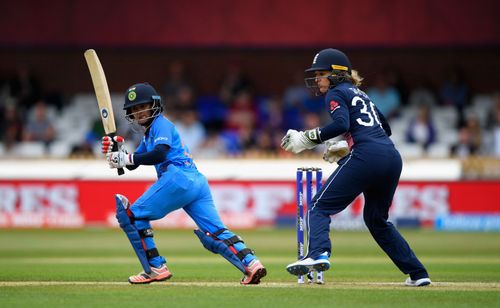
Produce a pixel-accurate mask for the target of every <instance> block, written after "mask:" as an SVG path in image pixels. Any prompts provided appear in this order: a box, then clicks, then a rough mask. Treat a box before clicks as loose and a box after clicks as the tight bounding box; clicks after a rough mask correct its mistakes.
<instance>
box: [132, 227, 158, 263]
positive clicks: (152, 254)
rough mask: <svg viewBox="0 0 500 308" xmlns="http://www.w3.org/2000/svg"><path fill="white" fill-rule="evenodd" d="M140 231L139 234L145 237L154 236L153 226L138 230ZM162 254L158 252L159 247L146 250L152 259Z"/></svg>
mask: <svg viewBox="0 0 500 308" xmlns="http://www.w3.org/2000/svg"><path fill="white" fill-rule="evenodd" d="M137 231H138V232H139V236H140V237H141V238H142V239H144V238H146V237H153V234H154V233H153V229H152V228H148V229H142V230H137ZM159 256H160V253H159V252H158V249H156V248H151V249H148V250H146V257H147V258H148V260H150V259H152V258H155V257H159Z"/></svg>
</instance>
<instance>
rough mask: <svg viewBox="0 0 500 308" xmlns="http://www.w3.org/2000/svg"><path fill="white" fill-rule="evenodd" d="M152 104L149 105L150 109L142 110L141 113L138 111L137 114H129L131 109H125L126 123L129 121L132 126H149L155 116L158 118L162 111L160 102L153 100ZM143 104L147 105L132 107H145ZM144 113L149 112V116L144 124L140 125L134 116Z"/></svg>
mask: <svg viewBox="0 0 500 308" xmlns="http://www.w3.org/2000/svg"><path fill="white" fill-rule="evenodd" d="M152 103H153V104H152V105H151V108H149V109H144V110H141V111H138V112H131V108H127V109H126V112H127V114H126V115H125V119H127V121H129V122H130V123H132V124H138V125H145V124H146V125H149V124H150V123H151V122H152V120H153V119H154V118H156V117H157V116H159V115H160V114H161V112H162V109H163V108H162V106H161V102H160V100H153V102H152ZM145 104H148V103H144V104H135V105H134V106H137V105H145ZM145 111H149V112H150V114H151V115H150V116H149V117H147V118H146V119H145V120H146V121H145V123H142V124H141V123H139V121H138V120H137V118H136V115H137V114H139V113H142V112H145Z"/></svg>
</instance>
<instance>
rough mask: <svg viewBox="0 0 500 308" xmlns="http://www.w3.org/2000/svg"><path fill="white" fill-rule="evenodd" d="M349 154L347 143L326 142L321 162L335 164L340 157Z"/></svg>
mask: <svg viewBox="0 0 500 308" xmlns="http://www.w3.org/2000/svg"><path fill="white" fill-rule="evenodd" d="M347 154H349V145H348V144H347V141H345V140H340V141H331V140H328V141H326V142H325V153H323V160H324V161H327V162H329V163H331V164H332V163H336V162H338V161H339V160H340V159H341V158H342V157H344V156H346V155H347Z"/></svg>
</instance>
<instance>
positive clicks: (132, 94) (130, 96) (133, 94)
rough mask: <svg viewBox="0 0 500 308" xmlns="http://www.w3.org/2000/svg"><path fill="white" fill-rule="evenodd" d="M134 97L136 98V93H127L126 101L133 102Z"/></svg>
mask: <svg viewBox="0 0 500 308" xmlns="http://www.w3.org/2000/svg"><path fill="white" fill-rule="evenodd" d="M136 97H137V93H135V91H130V92H128V100H129V101H133V100H135V98H136Z"/></svg>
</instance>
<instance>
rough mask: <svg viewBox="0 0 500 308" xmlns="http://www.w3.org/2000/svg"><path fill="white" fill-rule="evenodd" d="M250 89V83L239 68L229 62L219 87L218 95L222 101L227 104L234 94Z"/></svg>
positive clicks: (232, 99) (233, 98)
mask: <svg viewBox="0 0 500 308" xmlns="http://www.w3.org/2000/svg"><path fill="white" fill-rule="evenodd" d="M251 90H252V83H251V82H250V80H249V79H248V78H247V77H245V76H244V75H243V73H242V71H241V68H240V67H239V66H238V65H236V64H231V65H229V66H228V67H227V69H226V72H225V74H224V77H223V80H222V83H221V87H220V90H219V97H220V99H221V101H222V102H224V103H225V104H226V105H229V104H230V103H231V102H232V101H234V100H235V96H236V95H237V94H238V93H240V92H242V91H245V92H248V91H251Z"/></svg>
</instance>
